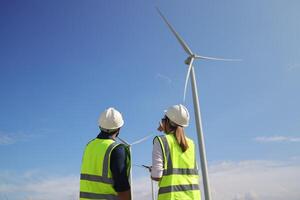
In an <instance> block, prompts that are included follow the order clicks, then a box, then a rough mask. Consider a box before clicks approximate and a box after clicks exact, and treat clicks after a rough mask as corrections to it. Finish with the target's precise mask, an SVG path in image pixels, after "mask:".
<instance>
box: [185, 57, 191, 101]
mask: <svg viewBox="0 0 300 200" xmlns="http://www.w3.org/2000/svg"><path fill="white" fill-rule="evenodd" d="M193 62H194V58H191V62H190V65H189V68H188V71H187V74H186V77H185V84H184V92H183V102H185V96H186V88H187V84H188V81H189V77H190V73H191V70H192V67H193Z"/></svg>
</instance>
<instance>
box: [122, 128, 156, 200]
mask: <svg viewBox="0 0 300 200" xmlns="http://www.w3.org/2000/svg"><path fill="white" fill-rule="evenodd" d="M153 135H154V134H150V135H147V136H145V137H143V138H141V139H139V140H136V141H135V142H133V143H128V142H127V141H126V140H124V139H121V138H120V137H117V138H118V139H119V140H120V141H121V142H122V143H123V144H125V145H126V146H127V147H128V150H129V153H130V156H131V146H132V145H136V144H139V143H142V142H144V141H145V140H147V139H149V138H150V137H151V136H153ZM132 186H133V182H132V159H131V158H130V193H131V199H133V191H132Z"/></svg>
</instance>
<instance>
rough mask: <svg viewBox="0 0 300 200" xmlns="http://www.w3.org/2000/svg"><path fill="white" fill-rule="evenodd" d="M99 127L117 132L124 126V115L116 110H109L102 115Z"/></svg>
mask: <svg viewBox="0 0 300 200" xmlns="http://www.w3.org/2000/svg"><path fill="white" fill-rule="evenodd" d="M98 125H99V126H100V128H103V129H107V130H115V129H118V128H121V127H122V126H123V125H124V120H123V117H122V114H121V113H120V112H119V111H117V110H116V109H114V108H108V109H106V110H105V111H104V112H103V113H101V115H100V117H99V120H98Z"/></svg>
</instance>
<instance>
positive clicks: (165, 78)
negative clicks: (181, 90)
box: [155, 73, 172, 84]
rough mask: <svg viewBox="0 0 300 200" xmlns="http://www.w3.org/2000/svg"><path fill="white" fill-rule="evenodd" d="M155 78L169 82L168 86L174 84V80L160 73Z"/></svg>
mask: <svg viewBox="0 0 300 200" xmlns="http://www.w3.org/2000/svg"><path fill="white" fill-rule="evenodd" d="M155 77H156V78H158V79H162V80H163V81H165V82H167V83H168V84H171V83H172V79H171V78H170V77H168V76H166V75H163V74H160V73H158V74H156V76H155Z"/></svg>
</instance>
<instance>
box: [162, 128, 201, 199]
mask: <svg viewBox="0 0 300 200" xmlns="http://www.w3.org/2000/svg"><path fill="white" fill-rule="evenodd" d="M157 138H158V140H159V142H160V144H161V147H162V152H163V157H164V171H163V176H162V178H161V180H160V182H159V191H158V200H167V199H193V200H200V199H201V194H200V190H199V176H198V169H197V165H196V156H195V145H194V143H193V141H192V140H190V139H188V138H187V141H188V145H189V148H188V150H187V151H186V152H182V151H181V148H180V147H179V145H178V143H177V141H176V139H175V137H174V135H173V134H168V135H165V136H159V137H157ZM171 151H172V152H171ZM172 155H173V156H174V157H175V158H172ZM179 159H180V160H179ZM175 163H176V164H175ZM182 163H183V164H182ZM174 164H175V165H174Z"/></svg>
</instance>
